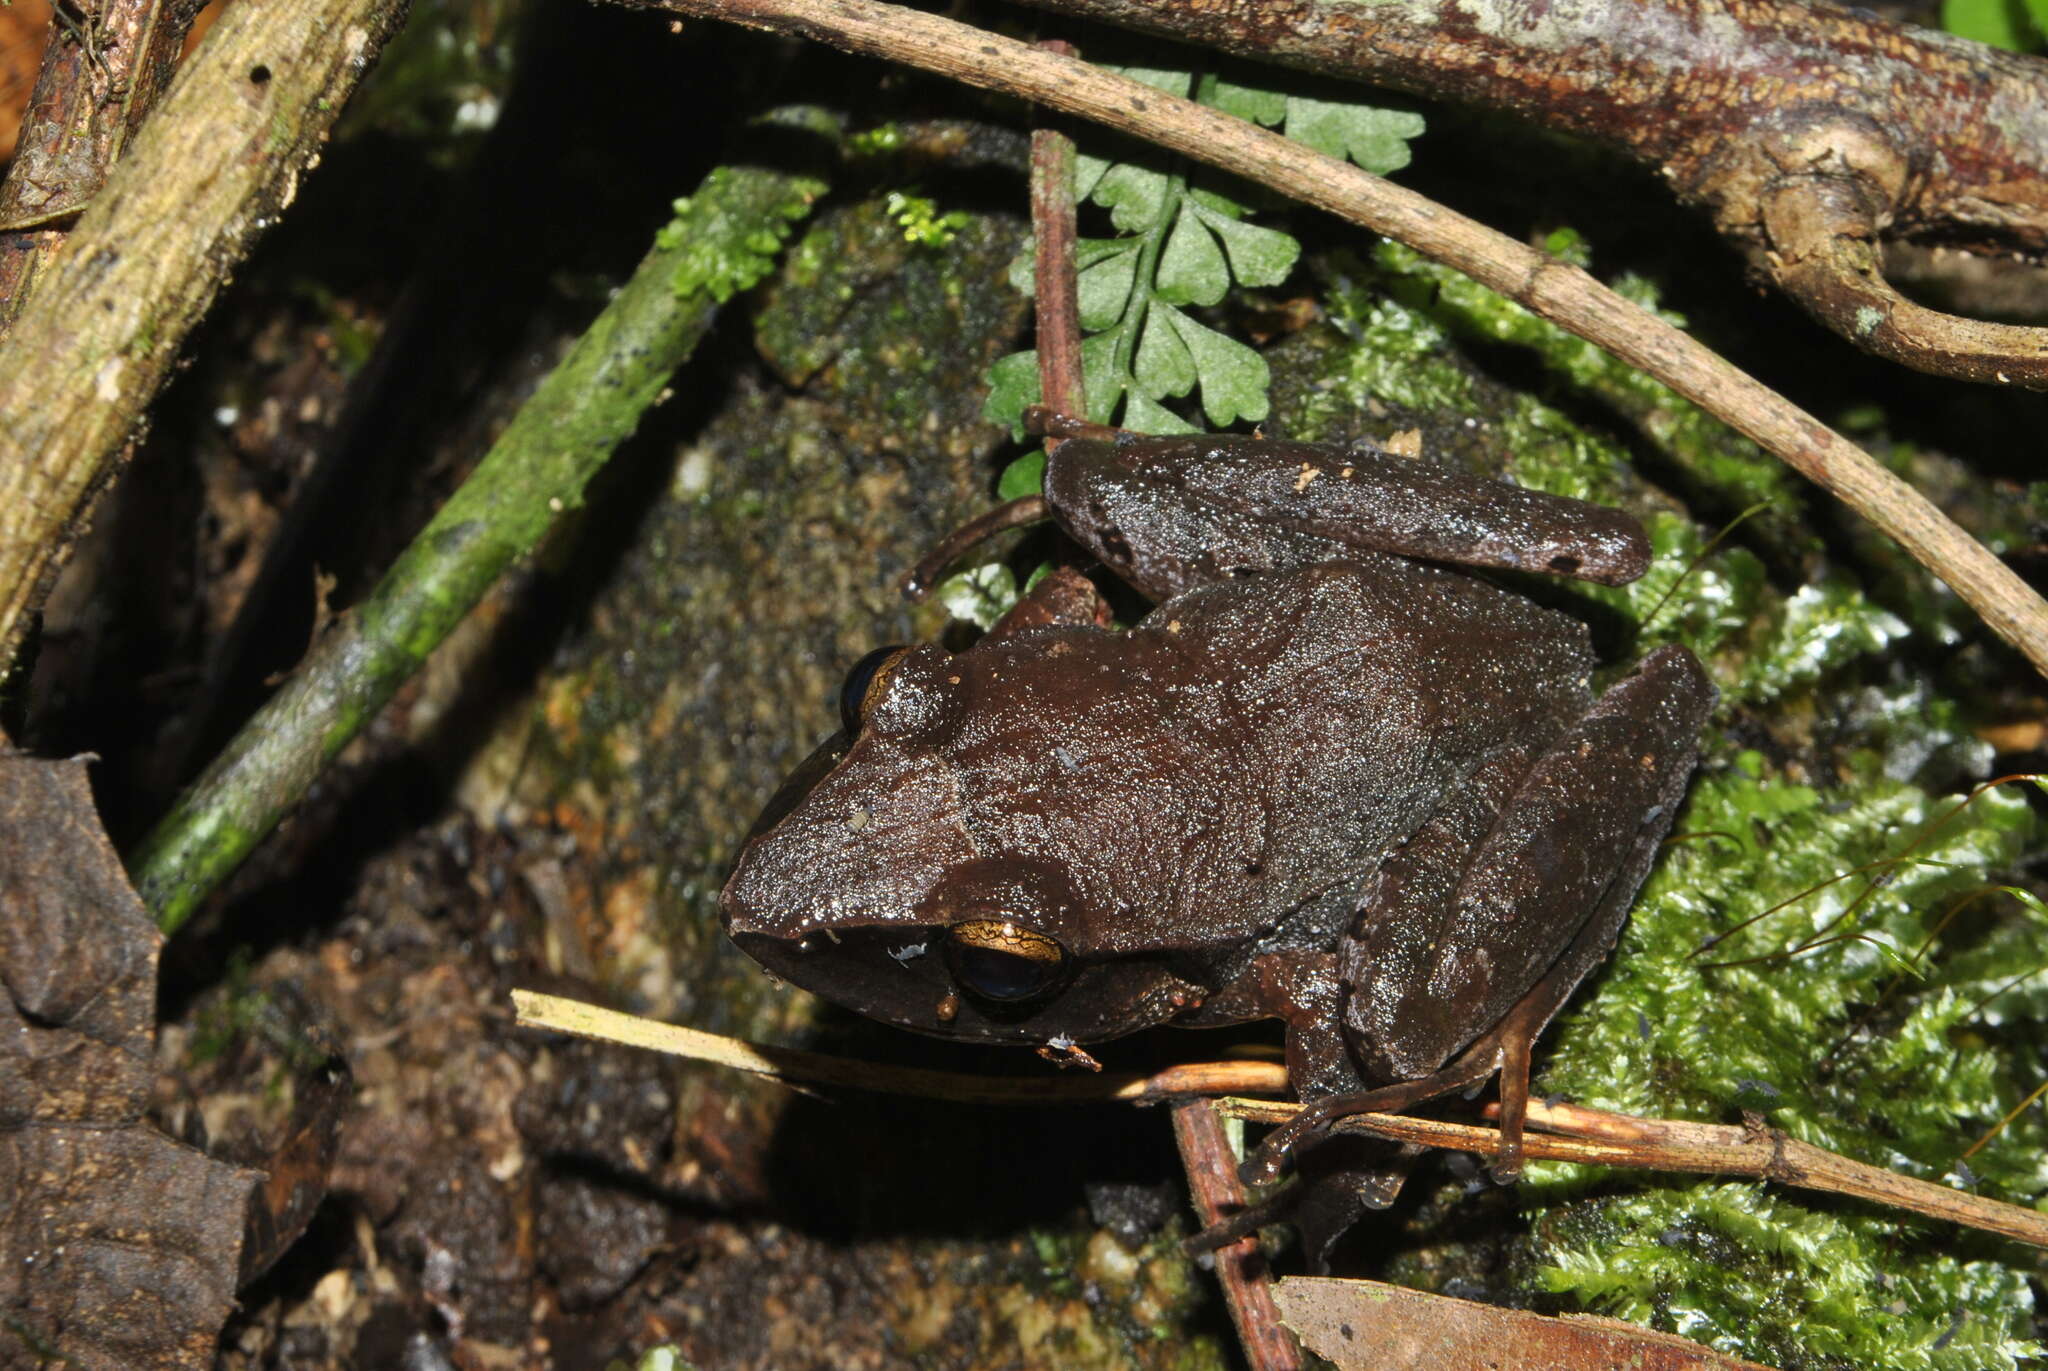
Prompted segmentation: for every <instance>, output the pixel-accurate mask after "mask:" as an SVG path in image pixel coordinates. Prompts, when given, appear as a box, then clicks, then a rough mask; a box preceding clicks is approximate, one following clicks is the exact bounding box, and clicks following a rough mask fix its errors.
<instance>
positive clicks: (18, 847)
mask: <svg viewBox="0 0 2048 1371" xmlns="http://www.w3.org/2000/svg"><path fill="white" fill-rule="evenodd" d="M160 942H161V939H160V938H159V936H158V934H157V931H156V928H155V926H154V925H153V924H152V923H151V922H150V920H149V916H148V914H147V913H146V912H145V911H144V910H143V907H142V902H141V901H140V900H139V899H137V898H136V895H135V892H134V890H133V889H132V888H130V886H129V884H128V878H127V876H126V874H125V873H124V872H123V871H122V869H121V863H120V861H119V859H118V858H117V857H116V856H115V855H114V849H113V846H112V844H110V843H109V842H108V841H107V836H106V833H105V832H104V830H102V829H101V827H100V823H99V816H98V814H97V812H96V811H95V810H94V808H93V802H92V792H91V790H90V788H89V787H88V786H87V784H86V779H85V763H84V761H83V760H82V759H81V760H73V761H68V762H46V761H38V760H36V759H34V758H30V757H25V756H21V755H19V754H0V987H4V989H5V992H6V993H5V994H4V995H0V1195H4V1196H6V1197H7V1202H6V1203H5V1204H4V1205H0V1366H4V1367H14V1366H36V1365H41V1364H44V1363H47V1362H50V1361H52V1360H53V1359H54V1358H57V1357H60V1356H61V1357H62V1358H64V1359H65V1360H66V1362H67V1363H68V1364H69V1365H70V1366H72V1367H74V1368H86V1369H96V1368H101V1367H105V1368H109V1369H110V1371H111V1368H115V1367H165V1368H169V1367H204V1366H210V1365H212V1363H213V1352H214V1342H215V1339H216V1337H217V1336H218V1334H219V1331H220V1327H221V1324H222V1323H223V1322H224V1321H225V1320H226V1318H227V1315H228V1311H229V1309H230V1308H231V1307H232V1304H233V1299H234V1291H235V1276H236V1269H237V1264H238V1262H239V1260H240V1256H241V1248H242V1232H243V1225H244V1222H245V1212H246V1209H247V1206H248V1202H249V1194H250V1189H251V1187H252V1185H253V1183H254V1182H255V1181H256V1180H257V1179H258V1173H256V1172H253V1171H245V1170H243V1169H242V1168H240V1167H236V1166H230V1165H228V1164H226V1163H224V1162H219V1161H215V1160H214V1159H212V1158H210V1157H208V1156H207V1155H206V1154H205V1153H203V1152H198V1151H195V1150H194V1149H192V1148H189V1147H185V1146H183V1145H182V1144H179V1143H176V1142H173V1141H171V1139H169V1138H167V1137H165V1136H164V1135H163V1134H162V1133H160V1132H158V1131H157V1130H156V1129H154V1128H152V1127H150V1126H149V1125H147V1124H145V1123H144V1122H142V1114H143V1109H144V1106H145V1103H146V1101H147V1098H148V1093H149V1087H150V1083H151V1080H152V1078H153V1077H154V1074H155V1070H154V1049H155V1037H156V1033H155V1023H156V959H157V949H158V946H159V944H160Z"/></svg>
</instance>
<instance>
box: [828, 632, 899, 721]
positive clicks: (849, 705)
mask: <svg viewBox="0 0 2048 1371" xmlns="http://www.w3.org/2000/svg"><path fill="white" fill-rule="evenodd" d="M909 651H910V649H909V648H907V647H903V646H901V645H896V646H891V647H878V648H876V649H875V650H874V651H873V652H870V653H869V654H868V655H867V656H865V657H863V658H861V659H860V660H859V661H857V662H855V663H854V664H853V670H851V671H849V672H847V673H846V684H845V685H843V686H841V687H840V688H839V722H840V723H841V724H843V725H844V726H845V728H846V732H847V735H848V736H849V737H851V736H852V735H854V734H856V733H859V732H860V725H861V721H862V720H863V719H865V718H867V717H868V711H869V710H870V709H873V708H874V707H875V702H876V701H877V700H880V699H881V698H882V692H883V691H884V690H886V689H887V688H888V685H889V673H890V671H892V670H894V669H895V666H896V663H898V662H899V661H901V660H902V659H903V656H904V654H905V653H907V652H909Z"/></svg>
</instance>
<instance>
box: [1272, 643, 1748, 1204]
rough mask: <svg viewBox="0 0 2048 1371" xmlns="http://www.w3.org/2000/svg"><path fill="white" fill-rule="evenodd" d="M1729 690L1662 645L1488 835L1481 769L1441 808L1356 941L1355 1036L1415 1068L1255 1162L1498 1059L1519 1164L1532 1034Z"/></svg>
mask: <svg viewBox="0 0 2048 1371" xmlns="http://www.w3.org/2000/svg"><path fill="white" fill-rule="evenodd" d="M1714 698H1715V696H1714V689H1713V687H1712V685H1710V684H1709V683H1708V681H1707V678H1706V673H1705V672H1704V671H1702V670H1701V668H1700V665H1699V663H1698V662H1697V661H1696V660H1694V658H1693V656H1692V654H1691V653H1689V652H1686V651H1685V650H1684V649H1682V648H1663V649H1660V650H1658V651H1657V652H1654V653H1652V654H1650V656H1649V657H1647V658H1645V659H1644V661H1643V662H1642V664H1641V665H1640V666H1639V667H1638V668H1637V670H1636V672H1635V674H1633V675H1631V676H1629V677H1627V678H1626V679H1624V680H1622V681H1621V682H1619V683H1617V684H1616V685H1615V686H1614V687H1613V688H1612V689H1611V690H1609V691H1608V692H1607V694H1606V695H1604V696H1602V697H1601V699H1600V700H1599V701H1598V702H1597V703H1596V704H1595V705H1594V706H1593V708H1592V709H1591V710H1589V711H1588V712H1587V713H1586V715H1585V716H1584V717H1583V718H1582V719H1581V720H1579V722H1578V723H1577V724H1575V725H1574V726H1573V727H1572V728H1570V729H1568V730H1566V732H1565V733H1564V735H1563V736H1562V737H1561V738H1559V739H1557V740H1555V741H1554V742H1552V743H1551V744H1550V745H1549V746H1548V747H1547V748H1546V749H1545V750H1544V751H1543V754H1542V755H1541V756H1540V757H1538V758H1537V759H1536V760H1535V761H1534V763H1533V764H1532V765H1530V766H1529V767H1528V769H1527V773H1526V775H1525V776H1524V777H1523V778H1522V780H1521V781H1520V783H1519V784H1518V785H1516V786H1515V788H1514V791H1513V794H1512V795H1511V796H1508V797H1505V802H1504V803H1502V804H1500V807H1499V812H1498V815H1497V816H1495V817H1493V818H1492V821H1491V823H1490V824H1489V825H1488V826H1487V827H1486V829H1484V830H1483V838H1482V839H1481V840H1479V841H1476V842H1474V843H1472V844H1470V845H1461V844H1460V843H1459V842H1458V840H1457V831H1458V829H1460V828H1464V829H1466V830H1467V831H1470V829H1471V827H1472V825H1473V821H1474V819H1475V818H1476V817H1478V816H1480V815H1483V814H1485V813H1486V806H1487V801H1486V800H1485V799H1484V798H1483V796H1482V795H1481V794H1480V792H1479V791H1477V790H1475V789H1474V788H1473V787H1471V786H1469V785H1468V787H1467V788H1466V789H1465V790H1463V791H1461V792H1460V793H1458V794H1456V795H1454V796H1452V797H1451V798H1450V801H1449V802H1448V803H1447V806H1446V814H1447V815H1448V816H1450V818H1449V826H1448V827H1446V826H1444V821H1442V820H1440V821H1438V822H1436V823H1433V824H1432V827H1431V828H1430V829H1426V830H1425V831H1424V832H1423V833H1421V834H1418V835H1417V838H1416V840H1415V841H1413V842H1411V844H1410V845H1409V850H1408V851H1407V852H1404V853H1402V854H1400V855H1399V856H1398V857H1397V859H1395V861H1393V862H1390V870H1391V873H1392V876H1393V879H1392V880H1391V881H1390V882H1389V883H1388V887H1387V890H1386V891H1385V892H1384V898H1383V900H1382V901H1381V902H1379V903H1378V904H1376V905H1375V906H1374V907H1373V908H1371V909H1369V910H1367V911H1365V912H1364V913H1363V914H1362V916H1361V923H1362V927H1361V930H1360V934H1359V936H1358V937H1357V938H1356V939H1354V940H1353V942H1352V943H1350V944H1349V945H1347V947H1346V948H1345V952H1344V957H1345V962H1346V976H1345V979H1346V981H1347V982H1348V983H1349V985H1350V999H1349V1001H1348V1003H1347V1005H1346V1009H1345V1021H1346V1027H1347V1029H1348V1030H1349V1031H1350V1035H1351V1043H1352V1047H1353V1049H1354V1051H1355V1052H1357V1054H1358V1056H1359V1058H1360V1060H1361V1062H1362V1063H1363V1064H1364V1065H1365V1066H1366V1067H1367V1069H1368V1070H1369V1071H1371V1072H1373V1073H1374V1074H1376V1075H1377V1076H1378V1077H1379V1078H1380V1079H1382V1080H1386V1079H1393V1080H1395V1081H1396V1082H1398V1083H1397V1084H1394V1085H1389V1086H1385V1087H1382V1088H1380V1089H1376V1090H1368V1091H1363V1092H1359V1093H1356V1094H1338V1095H1332V1096H1330V1097H1328V1098H1325V1099H1322V1100H1318V1101H1316V1102H1314V1103H1313V1104H1312V1105H1311V1106H1310V1107H1308V1108H1307V1109H1304V1110H1303V1111H1302V1112H1301V1113H1300V1114H1299V1115H1297V1116H1296V1117H1295V1118H1294V1119H1293V1120H1291V1121H1290V1122H1289V1123H1288V1124H1286V1125H1285V1126H1283V1127H1282V1128H1280V1129H1279V1130H1277V1131H1276V1132H1275V1133H1274V1134H1272V1135H1271V1136H1270V1137H1269V1138H1268V1139H1267V1140H1266V1142H1265V1144H1264V1145H1263V1146H1262V1147H1261V1149H1260V1151H1259V1153H1258V1154H1257V1155H1256V1156H1255V1158H1254V1159H1253V1161H1252V1163H1250V1164H1248V1165H1249V1174H1250V1176H1253V1177H1268V1176H1271V1175H1274V1174H1277V1173H1278V1171H1279V1169H1280V1166H1281V1163H1282V1162H1283V1161H1284V1158H1285V1155H1286V1153H1287V1151H1288V1150H1289V1149H1291V1148H1294V1147H1296V1146H1298V1145H1299V1144H1300V1143H1301V1142H1302V1141H1303V1140H1304V1139H1305V1138H1307V1137H1308V1136H1309V1135H1310V1134H1312V1133H1314V1132H1315V1131H1316V1130H1318V1129H1321V1128H1324V1127H1326V1126H1327V1125H1328V1124H1329V1123H1330V1122H1331V1121H1333V1120H1335V1119H1337V1118H1341V1117H1343V1116H1345V1115H1348V1114H1354V1113H1363V1112H1385V1111H1389V1110H1395V1109H1405V1108H1407V1107H1409V1106H1410V1105H1413V1104H1416V1103H1419V1102H1420V1101H1422V1100H1426V1099H1431V1098H1434V1097H1435V1096H1438V1095H1445V1094H1449V1093H1451V1092H1452V1091H1456V1090H1460V1089H1465V1088H1468V1087H1472V1086H1476V1085H1478V1084H1479V1083H1481V1082H1483V1081H1484V1080H1485V1079H1486V1078H1487V1076H1489V1075H1491V1074H1492V1073H1493V1072H1495V1071H1496V1070H1497V1071H1499V1072H1500V1073H1501V1151H1500V1155H1499V1158H1498V1160H1497V1161H1496V1163H1495V1167H1494V1171H1495V1174H1496V1176H1498V1177H1499V1178H1501V1179H1503V1180H1508V1179H1512V1178H1513V1177H1514V1176H1515V1175H1516V1174H1517V1173H1518V1172H1519V1170H1520V1167H1521V1138H1522V1126H1523V1121H1524V1119H1525V1117H1526V1115H1527V1112H1528V1099H1529V1059H1530V1052H1531V1049H1532V1047H1533V1044H1534V1043H1535V1040H1536V1038H1537V1036H1538V1035H1539V1034H1541V1033H1542V1031H1543V1029H1544V1027H1545V1026H1546V1025H1547V1024H1548V1023H1549V1022H1550V1020H1551V1018H1552V1017H1553V1016H1555V1015H1556V1013H1557V1011H1558V1010H1559V1009H1560V1008H1562V1007H1563V1005H1564V1003H1565V1001H1566V1000H1568V999H1569V998H1570V997H1571V994H1572V992H1573V990H1575V989H1576V988H1577V986H1578V984H1579V982H1580V981H1582V980H1584V979H1585V977H1586V975H1587V973H1589V972H1590V971H1591V970H1592V969H1593V968H1594V967H1595V966H1598V965H1599V964H1600V962H1601V961H1602V960H1604V959H1605V958H1606V956H1607V953H1608V950H1609V949H1610V948H1611V947H1612V946H1613V945H1614V940H1615V938H1616V936H1617V935H1618V934H1619V933H1620V931H1621V925H1622V923H1623V922H1624V921H1625V920H1626V918H1627V917H1628V910H1629V906H1630V904H1631V903H1633V901H1634V899H1635V893H1636V889H1637V887H1638V886H1640V885H1641V884H1642V881H1643V877H1644V876H1645V875H1646V874H1647V873H1648V872H1649V869H1650V865H1651V863H1652V862H1653V861H1654V860H1655V858H1656V855H1657V849H1658V847H1659V845H1660V844H1661V843H1662V842H1663V839H1664V835H1665V833H1666V832H1668V831H1669V830H1670V827H1671V821H1672V818H1673V816H1674V814H1675V813H1676V810H1677V807H1678V804H1679V801H1680V800H1681V799H1682V798H1683V797H1684V794H1685V784H1686V780H1687V778H1688V777H1689V776H1690V774H1691V771H1692V762H1693V754H1694V746H1695V744H1694V739H1695V738H1696V737H1697V735H1698V732H1699V728H1700V725H1701V724H1702V723H1703V722H1704V721H1705V717H1706V714H1707V711H1708V710H1709V709H1711V708H1712V706H1713V702H1714ZM1439 828H1441V829H1442V831H1441V832H1439V831H1437V830H1438V829H1439ZM1446 891H1449V897H1448V898H1445V897H1444V895H1445V892H1446ZM1445 1063H1447V1064H1445ZM1402 1077H1408V1078H1409V1079H1406V1080H1403V1079H1401V1078H1402Z"/></svg>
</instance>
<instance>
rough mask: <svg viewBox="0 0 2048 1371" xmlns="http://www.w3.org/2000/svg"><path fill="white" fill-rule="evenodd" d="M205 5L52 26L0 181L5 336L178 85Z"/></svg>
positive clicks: (88, 14) (114, 12)
mask: <svg viewBox="0 0 2048 1371" xmlns="http://www.w3.org/2000/svg"><path fill="white" fill-rule="evenodd" d="M203 3H204V0H111V2H110V3H108V4H106V5H105V6H103V7H101V8H100V9H99V10H98V12H97V13H95V12H94V10H93V8H91V7H88V8H87V9H86V10H85V12H84V14H85V17H84V18H83V19H82V20H78V21H74V22H70V23H67V22H66V21H65V20H63V19H62V18H60V19H59V20H58V21H57V22H54V23H52V24H51V26H50V37H49V41H48V43H47V44H46V45H45V47H44V49H43V60H42V66H41V68H40V70H39V71H38V73H37V75H36V86H35V90H34V91H33V92H32V93H31V94H30V96H29V103H28V108H27V109H26V110H24V111H23V113H22V121H21V138H20V141H19V142H18V143H17V144H16V146H15V155H14V161H13V162H12V163H11V164H10V165H9V166H8V168H7V179H6V180H5V181H4V182H0V329H4V327H5V326H6V325H7V324H8V323H10V322H12V321H13V319H14V318H15V316H16V315H18V314H19V313H20V312H21V308H22V305H23V303H24V302H25V300H26V299H27V296H28V293H29V291H30V290H31V289H32V288H33V286H34V283H35V279H36V277H37V276H38V275H39V274H40V273H41V271H42V269H43V268H44V267H46V266H47V265H48V264H49V261H50V258H51V256H52V254H54V253H55V252H56V250H57V248H58V247H59V246H60V245H61V244H62V243H63V241H64V238H65V234H64V231H63V229H61V228H58V227H54V225H55V224H57V223H58V222H59V221H62V220H65V219H68V218H70V217H71V216H73V215H76V214H77V213H79V211H81V210H83V209H84V208H85V206H86V205H87V204H88V203H90V202H91V200H92V197H93V196H94V195H96V194H98V192H99V189H100V187H101V186H102V185H103V184H105V182H106V178H107V168H109V167H111V166H112V165H113V164H114V159H115V158H117V157H119V156H120V155H121V149H122V147H123V145H125V144H126V142H127V140H128V137H129V135H131V134H132V133H134V132H135V130H136V128H137V127H138V126H139V125H140V124H141V122H142V116H143V115H145V114H147V113H148V112H149V109H150V107H151V106H152V105H154V104H155V103H156V100H157V97H158V96H160V95H162V94H163V91H164V87H165V86H166V85H168V84H169V83H170V79H171V72H172V70H173V68H174V67H175V66H176V63H177V60H178V51H179V49H180V47H182V46H183V44H184V41H185V34H186V32H187V30H189V29H190V28H191V27H192V20H193V18H194V17H195V16H196V15H197V14H198V13H199V10H200V8H201V6H202V5H203Z"/></svg>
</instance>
